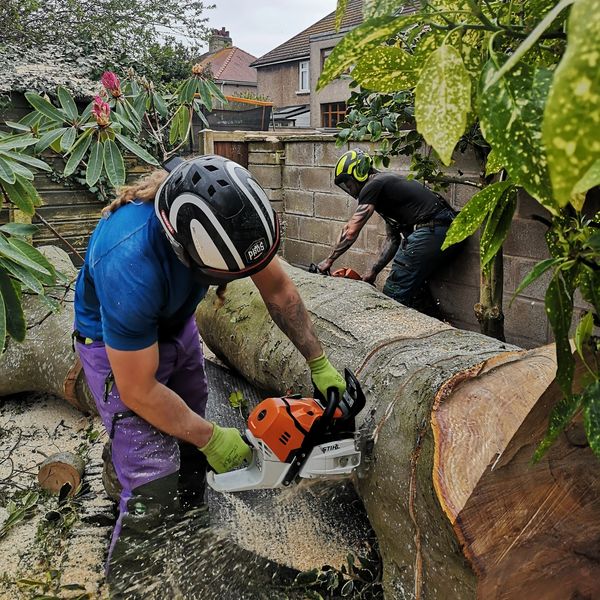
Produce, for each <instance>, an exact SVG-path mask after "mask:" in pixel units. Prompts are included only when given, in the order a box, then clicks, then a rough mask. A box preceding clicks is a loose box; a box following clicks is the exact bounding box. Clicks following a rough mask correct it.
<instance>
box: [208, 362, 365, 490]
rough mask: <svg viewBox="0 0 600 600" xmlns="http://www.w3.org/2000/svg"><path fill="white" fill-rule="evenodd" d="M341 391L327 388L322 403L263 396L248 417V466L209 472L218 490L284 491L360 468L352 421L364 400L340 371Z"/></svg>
mask: <svg viewBox="0 0 600 600" xmlns="http://www.w3.org/2000/svg"><path fill="white" fill-rule="evenodd" d="M345 377H346V391H345V392H344V394H342V396H341V397H340V396H339V394H338V392H337V390H334V389H330V390H329V394H328V398H327V402H320V401H319V400H318V399H316V398H301V397H300V396H299V395H295V396H286V397H282V398H267V399H266V400H263V401H262V402H260V403H259V404H258V405H257V406H256V408H255V409H254V410H253V411H252V412H251V413H250V416H249V417H248V428H247V429H246V440H247V441H248V443H249V444H250V445H251V447H252V459H251V461H250V464H249V466H247V467H245V468H243V469H237V470H235V471H229V472H228V473H221V474H215V473H213V472H209V473H208V475H207V482H208V484H209V485H210V487H212V488H213V489H214V490H216V491H219V492H241V491H243V490H259V489H271V488H279V487H287V486H289V485H290V484H291V483H294V482H296V481H298V480H300V479H316V478H328V479H329V478H338V477H345V476H348V475H350V474H351V473H352V472H353V471H354V470H356V468H357V467H358V466H359V465H360V461H361V452H360V450H359V447H358V437H359V436H358V434H357V432H356V424H355V417H356V415H357V414H358V413H359V412H360V411H361V410H362V409H363V408H364V406H365V396H364V394H363V392H362V390H361V387H360V384H359V383H358V380H357V379H356V377H355V376H354V374H353V373H352V372H351V371H349V370H348V369H346V371H345Z"/></svg>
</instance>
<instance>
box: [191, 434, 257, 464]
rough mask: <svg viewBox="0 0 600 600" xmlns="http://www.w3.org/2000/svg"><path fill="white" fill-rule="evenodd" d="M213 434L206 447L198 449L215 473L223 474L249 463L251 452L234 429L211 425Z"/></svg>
mask: <svg viewBox="0 0 600 600" xmlns="http://www.w3.org/2000/svg"><path fill="white" fill-rule="evenodd" d="M213 427H214V429H213V434H212V436H211V438H210V440H208V444H206V446H202V448H198V450H200V452H203V453H204V455H205V456H206V460H207V461H208V464H209V465H210V466H211V467H212V468H213V469H214V470H215V471H216V472H217V473H225V472H226V471H231V470H233V469H235V468H237V467H239V466H240V465H241V464H242V463H243V462H244V461H245V460H247V461H250V459H251V458H252V450H251V448H250V446H248V444H246V442H244V440H243V439H242V435H241V434H240V432H239V431H238V430H237V429H235V428H234V427H219V426H218V425H217V424H216V423H213Z"/></svg>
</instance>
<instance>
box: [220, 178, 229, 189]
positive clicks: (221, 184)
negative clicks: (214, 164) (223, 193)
mask: <svg viewBox="0 0 600 600" xmlns="http://www.w3.org/2000/svg"><path fill="white" fill-rule="evenodd" d="M217 183H218V184H219V185H220V186H221V187H226V186H228V185H229V182H228V181H225V180H224V179H217Z"/></svg>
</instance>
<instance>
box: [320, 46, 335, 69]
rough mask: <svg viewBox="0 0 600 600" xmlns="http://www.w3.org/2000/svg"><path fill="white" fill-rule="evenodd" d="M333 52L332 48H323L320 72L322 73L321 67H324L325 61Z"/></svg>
mask: <svg viewBox="0 0 600 600" xmlns="http://www.w3.org/2000/svg"><path fill="white" fill-rule="evenodd" d="M332 52H333V48H324V49H323V50H321V72H323V67H324V66H325V61H326V60H327V58H328V57H329V55H330V54H331V53H332Z"/></svg>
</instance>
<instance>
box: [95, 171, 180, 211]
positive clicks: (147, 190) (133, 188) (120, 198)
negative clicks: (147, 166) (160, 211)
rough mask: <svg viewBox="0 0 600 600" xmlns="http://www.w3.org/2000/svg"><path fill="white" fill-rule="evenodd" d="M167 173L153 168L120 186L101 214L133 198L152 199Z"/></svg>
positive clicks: (148, 200) (143, 200) (146, 200)
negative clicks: (131, 181) (129, 183)
mask: <svg viewBox="0 0 600 600" xmlns="http://www.w3.org/2000/svg"><path fill="white" fill-rule="evenodd" d="M168 175H169V174H168V173H167V172H166V171H165V170H164V169H155V170H154V171H151V172H150V173H148V174H147V175H144V176H143V177H140V178H139V179H138V180H137V181H135V182H134V183H132V184H131V185H124V186H123V187H120V188H119V189H118V190H117V197H116V198H115V199H114V200H113V201H112V202H111V203H110V204H109V205H108V206H105V207H104V208H103V209H102V216H104V217H107V216H108V215H109V214H110V213H113V212H115V210H117V209H118V208H120V207H121V206H123V205H124V204H127V203H129V202H132V201H133V200H142V202H150V201H153V200H154V196H156V192H158V188H159V187H160V186H161V184H162V183H163V181H164V180H165V179H166V178H167V177H168Z"/></svg>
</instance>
